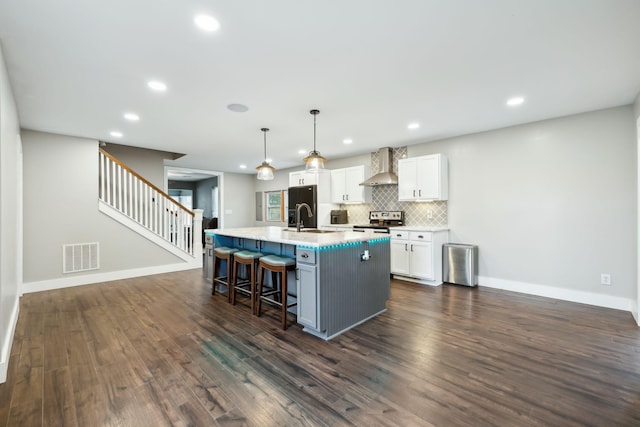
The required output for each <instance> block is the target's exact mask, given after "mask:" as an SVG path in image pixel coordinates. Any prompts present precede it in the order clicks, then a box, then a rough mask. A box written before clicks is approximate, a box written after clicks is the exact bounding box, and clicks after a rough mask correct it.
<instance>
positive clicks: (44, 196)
mask: <svg viewBox="0 0 640 427" xmlns="http://www.w3.org/2000/svg"><path fill="white" fill-rule="evenodd" d="M22 140H23V147H24V242H25V244H24V282H25V283H28V282H36V281H42V280H51V279H57V278H61V277H69V276H72V275H87V274H97V273H106V272H112V271H120V270H128V269H133V268H142V267H151V266H159V265H167V264H176V263H182V262H183V261H182V260H180V259H179V258H177V257H175V256H174V255H172V254H170V253H169V252H166V251H165V250H164V249H161V248H159V247H157V246H156V245H155V244H153V243H151V242H150V241H148V240H147V239H145V238H143V237H141V236H139V235H138V234H136V233H134V232H133V231H131V230H129V229H128V228H126V227H124V226H123V225H121V224H119V223H118V222H116V221H114V220H113V219H111V218H109V217H107V216H106V215H104V214H102V213H100V212H99V211H98V162H97V158H98V141H96V140H90V139H84V138H74V137H70V136H63V135H54V134H48V133H41V132H33V131H23V132H22ZM158 168H159V169H160V170H162V167H161V166H159V167H158ZM90 242H99V243H100V269H99V270H94V271H88V272H82V273H73V274H71V275H69V274H66V275H63V274H62V245H63V244H67V243H90Z"/></svg>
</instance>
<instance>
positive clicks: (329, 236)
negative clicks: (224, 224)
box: [211, 227, 380, 248]
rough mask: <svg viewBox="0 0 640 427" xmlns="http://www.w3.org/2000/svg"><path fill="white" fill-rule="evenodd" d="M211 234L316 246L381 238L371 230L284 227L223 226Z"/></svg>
mask: <svg viewBox="0 0 640 427" xmlns="http://www.w3.org/2000/svg"><path fill="white" fill-rule="evenodd" d="M303 230H304V229H303ZM211 234H216V235H220V236H229V237H236V238H240V239H251V240H258V241H265V242H275V243H283V244H288V245H296V246H305V247H314V248H321V247H325V246H335V245H341V244H347V243H354V242H366V241H369V240H371V239H379V238H380V235H379V234H374V233H371V232H367V233H364V234H363V233H359V232H354V231H350V230H345V231H331V232H329V231H328V230H325V232H322V233H316V232H312V231H300V232H298V231H296V230H295V229H289V228H282V227H246V228H227V229H224V228H223V229H219V230H211Z"/></svg>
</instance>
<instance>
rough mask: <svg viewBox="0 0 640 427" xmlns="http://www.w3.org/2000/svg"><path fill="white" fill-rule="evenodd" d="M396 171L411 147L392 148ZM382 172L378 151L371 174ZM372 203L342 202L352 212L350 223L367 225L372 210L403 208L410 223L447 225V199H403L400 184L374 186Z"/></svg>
mask: <svg viewBox="0 0 640 427" xmlns="http://www.w3.org/2000/svg"><path fill="white" fill-rule="evenodd" d="M392 153H393V160H392V162H391V167H392V172H394V173H398V172H397V171H398V159H401V158H404V157H406V156H407V147H399V148H394V149H392ZM376 173H378V153H377V152H375V153H371V175H374V174H376ZM371 190H372V191H371V203H364V204H360V205H341V206H340V208H341V209H347V210H348V211H349V223H352V224H366V223H367V222H369V211H371V210H374V211H378V210H380V211H382V210H385V211H401V210H403V211H404V213H405V222H406V225H426V226H432V227H446V226H447V222H448V218H447V201H446V200H438V201H433V202H400V201H398V186H397V185H380V186H376V187H373V188H372V189H371Z"/></svg>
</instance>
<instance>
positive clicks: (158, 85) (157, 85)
mask: <svg viewBox="0 0 640 427" xmlns="http://www.w3.org/2000/svg"><path fill="white" fill-rule="evenodd" d="M147 86H149V88H150V89H152V90H155V91H156V92H164V91H165V90H167V85H166V84H164V83H162V82H161V81H158V80H150V81H149V82H148V83H147Z"/></svg>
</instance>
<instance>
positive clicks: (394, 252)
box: [391, 239, 411, 275]
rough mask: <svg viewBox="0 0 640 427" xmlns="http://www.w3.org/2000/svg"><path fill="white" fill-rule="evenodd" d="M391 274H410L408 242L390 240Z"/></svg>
mask: <svg viewBox="0 0 640 427" xmlns="http://www.w3.org/2000/svg"><path fill="white" fill-rule="evenodd" d="M391 273H393V274H406V275H409V274H410V273H411V271H410V269H409V241H408V240H393V239H392V240H391Z"/></svg>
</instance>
